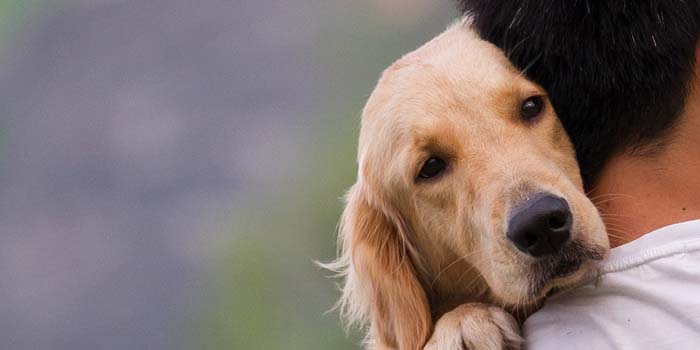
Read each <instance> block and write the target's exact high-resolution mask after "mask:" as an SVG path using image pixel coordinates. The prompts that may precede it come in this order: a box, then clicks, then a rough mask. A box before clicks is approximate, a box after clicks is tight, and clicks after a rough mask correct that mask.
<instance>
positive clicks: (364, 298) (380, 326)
mask: <svg viewBox="0 0 700 350" xmlns="http://www.w3.org/2000/svg"><path fill="white" fill-rule="evenodd" d="M358 161H359V174H358V181H357V183H356V184H355V185H354V186H353V188H352V189H351V190H350V192H349V194H348V197H347V207H346V210H345V212H344V214H343V219H342V223H341V239H342V243H343V256H342V257H341V260H340V264H341V265H342V264H344V265H345V271H344V272H345V273H346V274H347V277H346V285H345V288H344V292H345V295H344V301H345V302H346V303H347V306H349V310H347V311H348V312H349V313H350V314H351V315H350V316H351V317H353V316H354V317H358V316H359V317H362V316H364V315H366V316H369V317H370V320H369V321H370V323H371V327H372V332H373V334H374V338H375V341H377V342H380V343H381V344H380V345H385V346H390V347H391V346H394V347H398V348H401V349H404V348H411V349H412V348H417V347H420V346H421V345H420V344H421V343H422V341H424V340H425V337H426V336H427V333H428V332H429V331H430V327H431V322H432V318H433V317H434V316H435V312H436V311H435V309H436V308H440V307H443V306H444V305H441V304H443V303H450V302H464V301H465V300H461V299H463V298H464V297H467V296H468V297H472V298H481V300H488V301H491V302H495V303H498V304H500V305H504V306H506V307H512V308H516V307H519V306H522V305H529V304H532V303H535V302H537V301H538V300H540V299H541V298H542V297H543V296H544V295H545V294H546V293H547V292H548V291H549V290H551V289H552V288H557V287H561V286H564V285H568V284H571V283H573V282H576V281H578V280H580V279H581V278H582V277H583V276H584V275H586V274H587V273H589V272H591V271H592V270H593V266H594V264H593V262H594V261H596V260H600V259H602V258H603V257H604V256H605V254H606V253H607V250H608V240H607V236H606V233H605V228H604V226H603V223H602V221H601V219H600V216H599V214H598V212H597V211H596V208H595V207H594V205H593V204H592V203H591V202H590V201H589V200H588V199H587V198H586V196H585V193H584V192H583V189H582V183H581V177H580V175H579V169H578V166H577V164H576V159H575V156H574V151H573V148H572V145H571V143H570V141H569V139H568V137H567V135H566V133H565V131H564V129H563V128H562V126H561V124H560V123H559V120H558V118H557V116H556V114H555V112H554V110H553V109H552V107H551V105H550V103H549V101H548V100H547V96H546V94H545V92H544V91H543V90H542V89H541V88H540V87H539V86H538V85H536V84H534V83H532V82H531V81H528V80H527V79H526V78H525V77H524V76H523V74H521V72H519V71H517V70H516V69H515V68H514V67H513V66H512V65H511V64H510V63H509V61H508V59H507V58H506V57H505V55H504V54H503V53H502V52H501V51H500V50H498V49H497V48H496V47H494V46H492V45H490V44H488V43H486V42H484V41H482V40H480V39H478V38H477V36H476V35H475V34H474V33H473V31H472V30H471V29H470V28H469V25H468V23H462V24H458V25H455V26H453V27H451V28H450V29H448V30H447V31H446V32H445V33H443V34H442V35H440V36H438V37H437V38H435V39H433V40H432V41H431V42H429V43H428V44H426V45H424V46H423V47H421V48H420V49H418V50H417V51H415V52H412V53H410V54H408V55H406V56H404V57H403V58H401V59H400V60H399V61H397V62H396V63H394V64H393V65H392V66H391V67H389V68H388V69H387V70H386V71H385V72H384V74H383V76H382V78H381V79H380V81H379V83H378V85H377V87H376V89H375V91H374V92H373V94H372V96H371V97H370V99H369V101H368V103H367V105H366V107H365V109H364V112H363V116H362V127H361V132H360V141H359V151H358ZM416 344H418V345H416Z"/></svg>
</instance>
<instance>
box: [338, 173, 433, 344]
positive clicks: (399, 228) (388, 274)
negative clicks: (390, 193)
mask: <svg viewBox="0 0 700 350" xmlns="http://www.w3.org/2000/svg"><path fill="white" fill-rule="evenodd" d="M346 200H347V205H346V208H345V211H344V213H343V217H342V220H341V225H340V238H341V241H342V256H341V258H340V259H339V261H338V263H340V264H344V266H343V267H342V268H340V270H342V273H343V274H344V275H345V277H346V280H345V285H344V288H343V298H342V299H341V306H342V309H343V313H344V316H346V317H347V318H348V319H349V321H350V322H351V323H352V322H356V321H359V322H363V321H369V323H370V324H371V330H370V339H368V341H369V342H371V343H373V344H372V345H373V346H374V347H376V348H392V349H402V350H403V349H406V350H414V349H422V348H423V345H424V344H425V341H426V340H427V339H428V337H429V335H430V331H431V324H432V321H431V316H430V308H429V305H428V299H427V296H426V293H425V291H424V289H423V287H422V286H421V283H420V282H419V280H418V278H417V277H416V270H415V267H414V263H413V262H412V261H411V255H412V254H411V252H412V250H413V248H412V247H411V244H410V242H409V241H408V239H407V227H406V224H405V223H404V222H403V220H401V218H400V217H399V216H398V215H397V214H396V213H395V212H392V210H390V209H388V208H387V206H386V205H385V203H381V202H379V201H378V200H377V199H376V198H375V199H374V200H372V198H370V196H369V195H368V192H367V189H366V188H364V187H363V186H362V184H361V183H358V184H356V185H355V186H353V188H352V189H351V190H350V191H349V192H348V195H347V197H346ZM336 267H339V266H336Z"/></svg>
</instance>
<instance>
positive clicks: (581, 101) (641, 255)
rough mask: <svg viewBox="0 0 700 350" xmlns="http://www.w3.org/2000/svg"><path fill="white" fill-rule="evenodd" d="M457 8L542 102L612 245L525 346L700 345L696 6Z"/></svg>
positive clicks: (499, 4)
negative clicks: (541, 92)
mask: <svg viewBox="0 0 700 350" xmlns="http://www.w3.org/2000/svg"><path fill="white" fill-rule="evenodd" d="M459 3H460V5H461V7H462V11H464V12H466V13H470V14H471V16H473V18H474V25H475V26H476V29H477V31H478V32H479V34H480V35H481V36H482V37H483V38H484V39H486V40H488V41H490V42H492V43H493V44H495V45H496V46H498V47H500V48H502V49H503V50H504V52H505V53H506V55H507V56H508V57H509V58H510V59H511V61H512V62H513V63H514V64H515V65H516V66H517V67H519V68H520V69H522V70H523V71H524V72H525V74H527V75H528V76H529V77H530V78H531V79H532V80H534V81H536V82H538V83H539V84H540V85H542V86H543V88H544V89H545V90H547V92H548V93H549V95H550V99H551V100H552V103H553V105H554V107H555V109H556V110H557V113H558V114H559V116H560V118H561V120H562V123H563V125H564V127H565V128H566V130H567V132H568V133H569V135H570V137H571V139H572V142H573V144H574V147H575V149H576V152H577V158H578V161H579V164H580V167H581V173H582V176H583V178H584V182H585V186H586V189H587V191H589V195H590V198H591V200H593V202H594V203H596V205H597V207H598V209H599V211H600V212H601V215H602V217H603V219H604V222H605V224H606V227H607V229H608V232H609V238H610V242H611V247H613V249H612V250H611V252H610V256H609V258H608V259H607V260H606V261H605V262H603V263H602V264H601V266H600V269H599V274H598V276H597V278H596V279H594V280H591V281H588V282H587V283H585V284H583V285H581V286H578V287H577V288H575V289H572V290H569V291H566V292H563V293H560V294H558V295H555V296H553V297H550V298H549V299H547V301H546V302H545V304H544V306H543V308H542V309H541V310H539V311H538V312H536V313H534V314H533V315H532V316H530V318H528V319H527V320H526V322H525V324H524V326H523V333H524V336H525V339H526V343H525V347H526V348H528V349H535V350H539V349H562V348H565V349H596V350H600V349H674V350H681V349H700V220H698V219H699V218H700V63H699V62H700V48H699V41H700V1H698V0H679V1H670V0H635V1H624V0H623V1H587V0H585V1H584V0H581V1H564V0H562V1H553V0H522V1H508V0H464V1H459Z"/></svg>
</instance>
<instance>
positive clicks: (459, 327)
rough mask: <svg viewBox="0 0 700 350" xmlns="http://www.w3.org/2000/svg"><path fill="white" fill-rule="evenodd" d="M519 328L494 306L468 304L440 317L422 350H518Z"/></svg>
mask: <svg viewBox="0 0 700 350" xmlns="http://www.w3.org/2000/svg"><path fill="white" fill-rule="evenodd" d="M521 343H522V337H521V336H520V328H519V327H518V324H517V322H515V319H514V318H513V316H511V315H510V314H509V313H507V312H506V311H505V310H503V309H501V308H498V307H496V306H491V305H486V304H480V303H469V304H463V305H460V306H458V307H457V308H455V309H454V310H452V311H450V312H448V313H446V314H444V315H443V316H442V317H440V319H439V320H438V321H437V323H436V324H435V330H434V331H433V336H432V337H430V340H429V341H428V343H427V344H426V345H425V347H424V348H423V350H518V349H520V345H521Z"/></svg>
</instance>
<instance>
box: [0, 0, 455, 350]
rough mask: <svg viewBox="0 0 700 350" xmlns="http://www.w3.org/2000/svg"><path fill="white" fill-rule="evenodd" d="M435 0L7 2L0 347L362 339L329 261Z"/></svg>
mask: <svg viewBox="0 0 700 350" xmlns="http://www.w3.org/2000/svg"><path fill="white" fill-rule="evenodd" d="M456 14H457V11H456V10H455V9H454V5H453V4H452V2H450V1H447V0H445V1H431V0H353V1H349V0H334V1H330V0H286V1H280V0H268V1H254V0H248V1H246V0H198V1H194V0H141V1H137V0H65V1H48V0H0V349H11V350H23V349H32V350H36V349H56V350H62V349H66V350H68V349H71V350H81V349H91V350H96V349H262V350H264V349H305V350H315V349H319V350H321V349H324V350H326V349H358V348H359V343H360V336H359V334H358V332H357V331H351V332H350V333H349V334H347V335H346V334H345V332H344V331H343V328H342V326H341V324H340V322H339V320H338V316H337V314H336V313H334V312H330V313H327V311H328V310H329V309H330V308H331V307H332V305H333V303H334V301H335V299H336V298H337V296H338V293H337V290H336V287H335V285H334V281H333V280H331V279H329V278H327V276H328V275H329V273H327V272H325V271H322V270H321V269H320V268H318V267H317V266H315V265H314V260H322V261H328V260H331V259H332V258H333V257H334V256H335V227H336V223H337V220H338V217H339V214H340V211H341V201H340V200H339V198H340V197H341V196H342V195H343V192H344V190H345V189H346V188H347V187H349V186H350V185H351V184H352V183H353V181H354V178H355V172H356V165H355V146H356V138H357V131H358V126H359V115H360V111H361V109H362V106H363V103H364V101H365V99H366V98H367V96H368V95H369V93H370V91H371V89H372V87H373V85H374V83H375V82H376V80H377V78H378V76H379V74H380V72H381V70H382V69H383V68H384V67H386V66H387V65H388V64H390V63H391V62H392V61H393V60H395V59H397V58H398V57H399V56H400V55H401V54H402V53H405V52H407V51H410V50H412V49H414V48H416V47H417V46H419V45H420V44H421V43H423V42H425V41H427V40H429V39H430V38H431V37H433V36H434V35H436V34H437V33H439V32H440V31H442V30H443V29H444V28H445V27H446V26H447V25H448V24H449V23H450V22H451V21H452V20H453V19H454V17H455V16H456Z"/></svg>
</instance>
